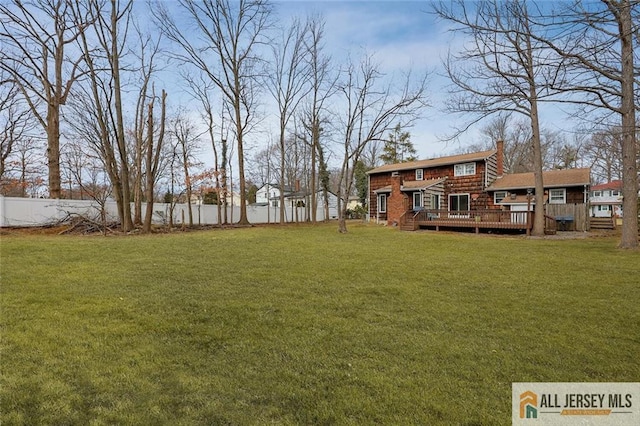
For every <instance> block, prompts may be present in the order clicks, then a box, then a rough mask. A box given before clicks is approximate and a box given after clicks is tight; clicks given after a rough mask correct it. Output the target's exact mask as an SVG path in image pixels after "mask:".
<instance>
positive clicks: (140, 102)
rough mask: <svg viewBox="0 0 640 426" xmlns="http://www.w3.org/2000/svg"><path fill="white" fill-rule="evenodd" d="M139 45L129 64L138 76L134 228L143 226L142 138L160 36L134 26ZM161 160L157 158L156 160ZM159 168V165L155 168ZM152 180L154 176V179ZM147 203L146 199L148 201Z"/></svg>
mask: <svg viewBox="0 0 640 426" xmlns="http://www.w3.org/2000/svg"><path fill="white" fill-rule="evenodd" d="M134 27H135V31H136V36H137V43H138V46H136V47H135V48H132V49H131V50H132V56H135V57H136V62H135V66H133V65H132V68H133V71H134V73H135V74H137V83H138V90H137V98H136V109H135V116H134V117H135V118H134V123H133V132H132V135H133V149H132V150H130V152H131V153H132V155H131V156H132V157H133V158H132V161H131V162H132V163H133V166H132V167H131V170H130V175H131V182H132V185H133V188H132V193H133V202H134V211H133V222H134V223H135V224H136V225H140V224H142V200H143V198H145V197H144V191H145V189H144V184H143V176H144V171H145V167H147V166H146V165H145V156H146V155H147V153H146V151H145V148H149V146H148V136H147V135H145V132H147V131H148V130H149V129H148V128H147V126H148V114H149V111H148V110H149V108H151V106H152V105H153V101H154V100H153V95H152V94H151V93H150V92H151V91H152V88H151V86H152V85H153V77H154V75H155V74H156V72H157V71H158V65H157V57H158V54H159V53H160V41H161V40H160V37H159V36H156V37H152V36H151V35H149V34H144V33H143V31H142V30H141V29H140V27H139V25H138V24H137V23H136V24H135V25H134ZM156 148H157V149H158V153H153V154H152V156H153V155H159V153H160V152H161V149H162V146H161V145H160V146H157V147H156ZM158 160H160V158H158ZM157 166H159V164H158V165H157ZM154 179H155V177H154ZM148 201H149V200H147V202H148Z"/></svg>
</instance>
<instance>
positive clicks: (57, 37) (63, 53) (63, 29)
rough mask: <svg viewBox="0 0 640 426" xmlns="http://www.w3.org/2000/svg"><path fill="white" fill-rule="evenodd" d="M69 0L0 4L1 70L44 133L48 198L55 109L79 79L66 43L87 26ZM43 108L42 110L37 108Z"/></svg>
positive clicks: (55, 167) (56, 184)
mask: <svg viewBox="0 0 640 426" xmlns="http://www.w3.org/2000/svg"><path fill="white" fill-rule="evenodd" d="M74 4H75V1H72V0H50V1H47V0H36V1H32V2H23V1H20V0H11V1H6V2H2V3H0V28H1V30H0V40H1V42H2V45H3V48H2V50H1V53H0V68H2V69H3V70H4V71H5V72H7V73H8V74H9V75H10V76H11V79H12V80H13V82H14V83H15V84H16V85H17V86H18V87H19V89H20V91H21V92H22V94H23V96H24V97H25V99H26V100H27V103H28V105H29V107H30V108H31V112H32V113H33V115H34V116H35V117H36V118H37V120H38V122H39V123H40V125H41V126H42V128H43V129H44V130H45V132H46V134H47V161H48V170H49V196H50V197H51V198H60V180H61V179H60V110H61V106H62V105H64V104H65V103H66V101H67V97H68V95H69V91H70V90H71V86H72V85H73V83H74V82H75V81H76V79H77V78H78V77H79V75H80V72H79V68H78V65H79V63H80V61H81V59H82V57H81V56H80V55H78V57H77V58H75V59H71V58H69V57H68V56H67V52H68V51H67V47H68V46H69V45H70V44H72V43H75V41H76V40H77V38H78V37H79V35H80V34H82V32H83V31H84V30H85V29H86V21H85V23H84V24H83V23H79V22H78V21H77V20H76V14H75V13H73V12H72V9H73V8H74ZM41 107H43V108H44V109H45V111H43V110H42V108H41Z"/></svg>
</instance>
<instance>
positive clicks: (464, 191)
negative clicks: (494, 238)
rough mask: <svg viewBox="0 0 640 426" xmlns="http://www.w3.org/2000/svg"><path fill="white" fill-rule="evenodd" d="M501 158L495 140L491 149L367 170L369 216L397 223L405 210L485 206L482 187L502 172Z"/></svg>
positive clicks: (486, 185) (500, 151)
mask: <svg viewBox="0 0 640 426" xmlns="http://www.w3.org/2000/svg"><path fill="white" fill-rule="evenodd" d="M503 158H504V157H503V150H502V142H501V141H499V142H498V143H497V149H494V150H489V151H482V152H474V153H470V154H460V155H451V156H447V157H440V158H432V159H428V160H419V161H411V162H407V163H397V164H387V165H384V166H381V167H377V168H375V169H372V170H369V171H368V172H367V174H368V175H369V200H370V202H369V217H370V219H372V220H375V221H376V222H378V223H381V222H386V223H388V224H398V223H399V221H400V218H401V216H403V215H405V214H406V212H407V211H409V210H413V211H418V210H423V209H424V210H449V211H469V210H477V209H481V208H486V206H487V205H488V204H489V200H488V197H489V194H488V193H487V192H486V189H487V187H488V186H489V185H490V184H491V183H492V182H493V181H494V180H495V179H496V178H497V177H498V176H499V175H501V174H502V168H503V162H504V161H503Z"/></svg>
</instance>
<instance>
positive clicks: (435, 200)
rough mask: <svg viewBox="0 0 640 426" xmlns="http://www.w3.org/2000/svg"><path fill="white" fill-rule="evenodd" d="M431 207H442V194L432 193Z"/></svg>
mask: <svg viewBox="0 0 640 426" xmlns="http://www.w3.org/2000/svg"><path fill="white" fill-rule="evenodd" d="M431 208H432V209H434V210H439V209H440V195H438V194H432V195H431Z"/></svg>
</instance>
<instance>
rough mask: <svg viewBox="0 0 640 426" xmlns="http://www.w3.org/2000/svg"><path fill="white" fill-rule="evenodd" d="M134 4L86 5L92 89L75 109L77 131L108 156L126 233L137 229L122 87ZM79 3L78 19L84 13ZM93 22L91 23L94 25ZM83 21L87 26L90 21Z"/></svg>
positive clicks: (83, 37)
mask: <svg viewBox="0 0 640 426" xmlns="http://www.w3.org/2000/svg"><path fill="white" fill-rule="evenodd" d="M132 5H133V2H132V1H127V2H126V3H125V4H124V5H123V6H121V5H120V3H119V2H117V0H111V1H110V2H109V3H107V2H102V1H100V0H91V1H89V2H87V4H86V8H87V9H86V15H87V16H88V18H87V21H86V23H85V24H86V25H87V26H90V27H91V29H92V36H91V37H89V36H88V35H87V34H86V31H84V32H82V33H81V34H80V38H79V41H80V49H81V51H82V53H83V60H84V64H85V67H86V72H87V75H88V77H89V78H88V81H87V87H86V88H83V90H82V91H80V92H79V93H78V95H77V98H76V100H75V106H74V109H75V111H76V113H75V120H74V128H75V131H76V132H79V133H82V134H83V136H84V137H85V138H86V139H87V140H88V141H90V142H91V143H92V146H94V147H95V149H96V151H97V152H98V153H99V154H100V156H101V158H102V159H103V162H104V165H105V170H106V171H107V174H108V175H109V179H110V180H111V184H112V186H113V195H114V198H115V199H116V202H117V204H118V217H119V219H120V223H121V226H122V230H123V231H125V232H128V231H130V230H131V229H133V221H132V218H131V205H130V200H131V186H130V185H131V181H130V170H129V169H130V166H129V162H130V156H129V149H128V146H127V143H126V139H125V125H124V108H123V99H122V97H123V88H122V78H121V71H122V69H121V67H120V59H121V57H122V56H123V51H124V49H125V44H126V32H124V33H121V28H120V27H121V26H122V25H124V26H125V28H126V26H128V24H129V22H130V16H131V8H132ZM81 6H83V4H81V3H78V10H77V11H75V14H76V16H77V17H78V21H82V18H81V17H82V16H83V15H84V13H83V10H82V9H81ZM89 23H90V24H89ZM85 24H83V25H85Z"/></svg>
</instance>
